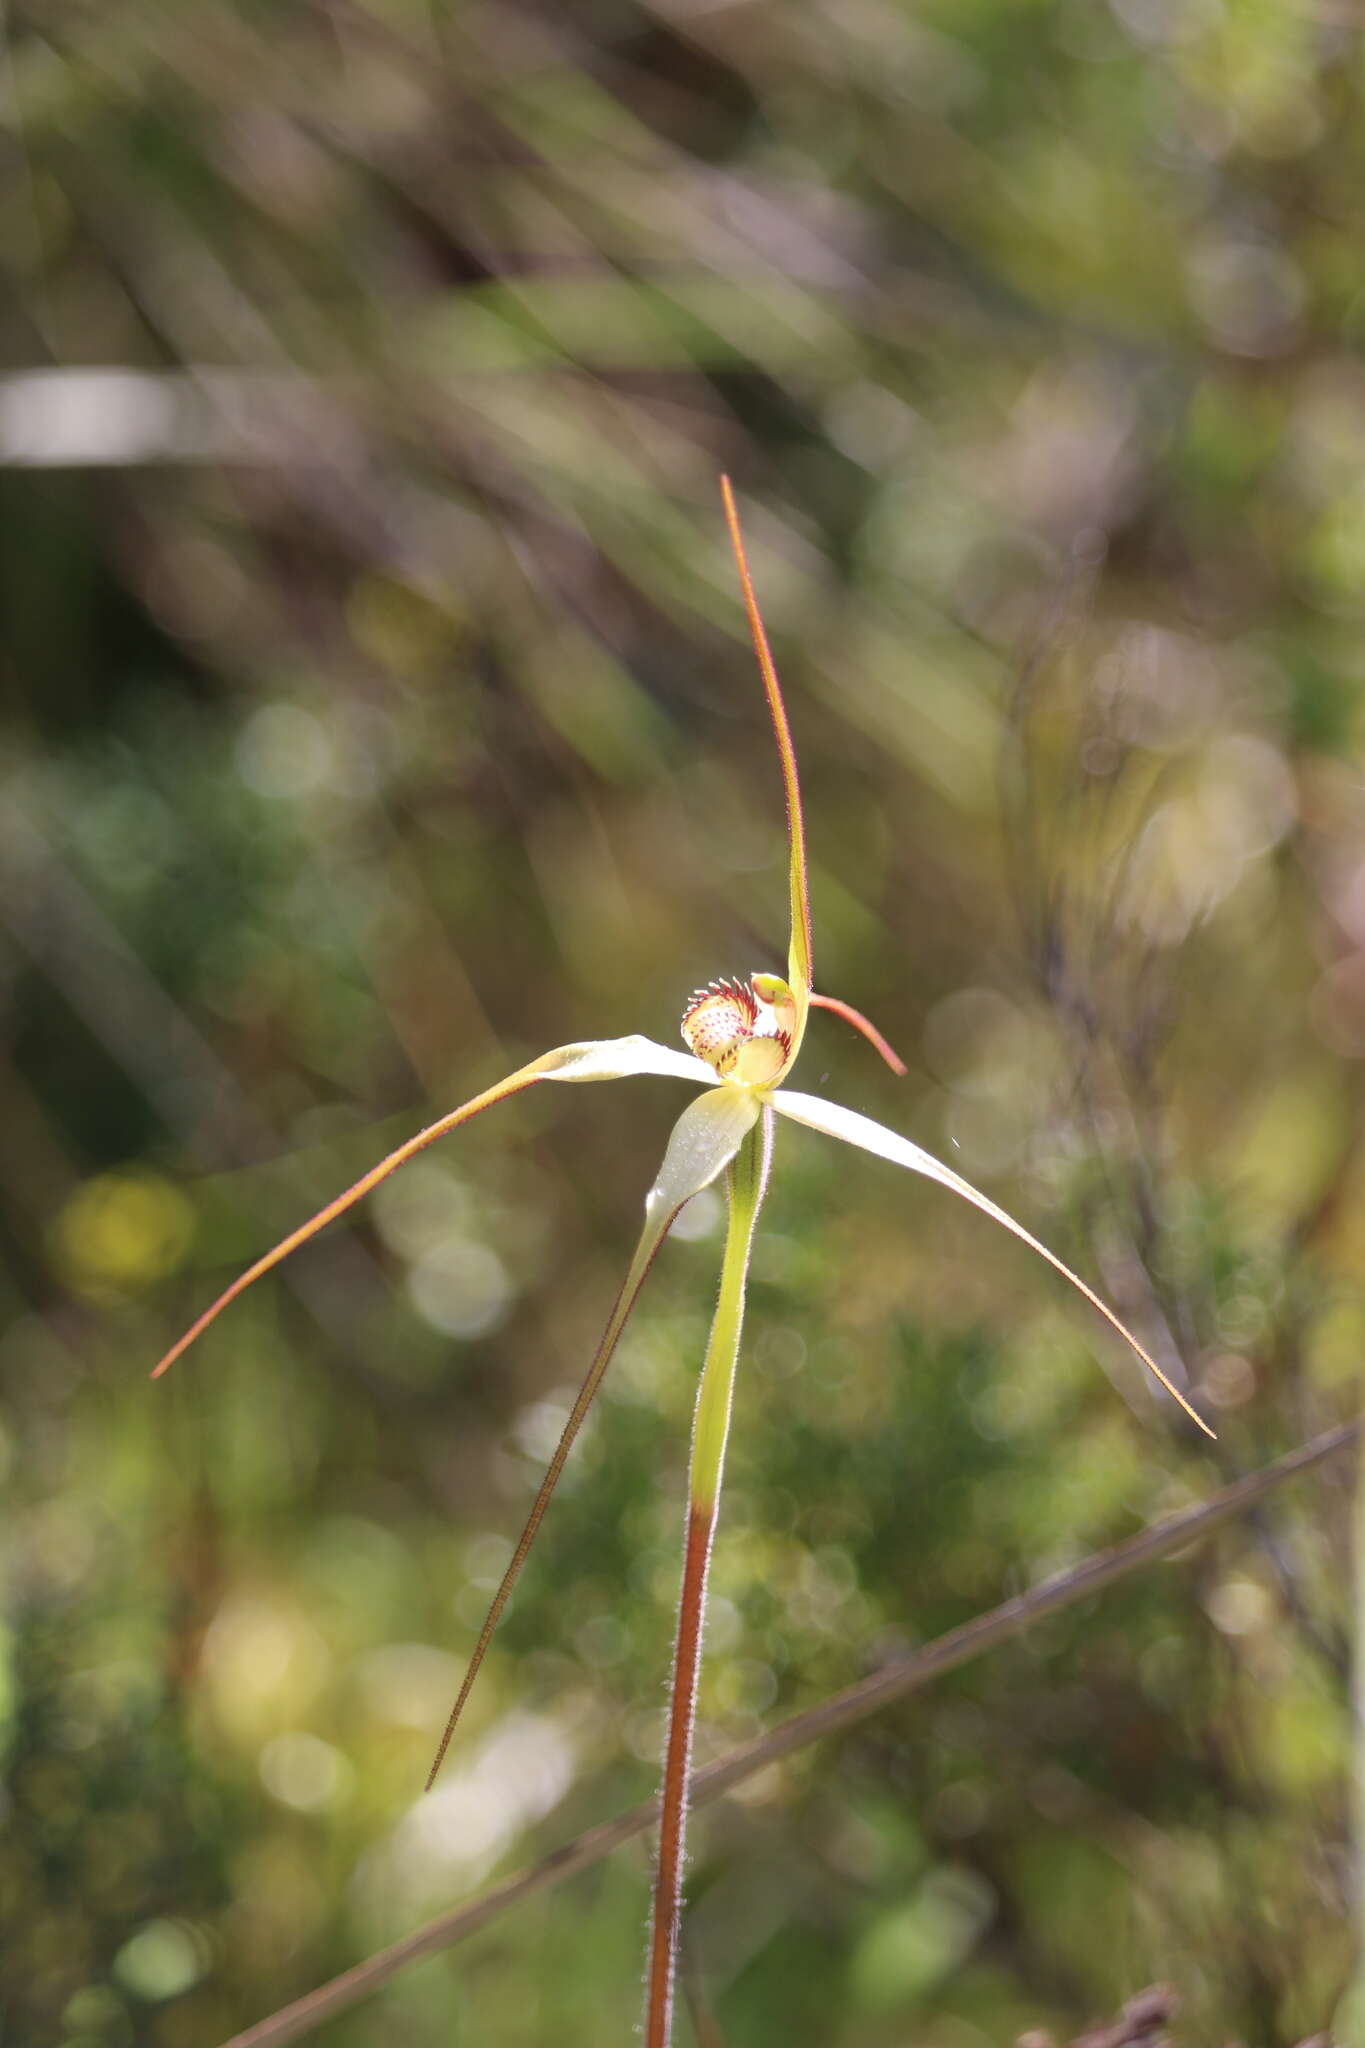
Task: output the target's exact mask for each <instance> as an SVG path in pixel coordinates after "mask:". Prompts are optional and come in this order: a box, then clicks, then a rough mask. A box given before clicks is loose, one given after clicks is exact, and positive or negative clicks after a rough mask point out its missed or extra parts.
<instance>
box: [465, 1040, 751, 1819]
mask: <svg viewBox="0 0 1365 2048" xmlns="http://www.w3.org/2000/svg"><path fill="white" fill-rule="evenodd" d="M619 1042H623V1041H619ZM647 1042H648V1041H646V1043H647ZM660 1049H661V1048H660ZM697 1064H698V1065H700V1064H701V1062H700V1061H698V1062H697ZM704 1071H706V1072H708V1073H709V1069H705V1070H704ZM757 1118H758V1103H757V1101H756V1100H755V1098H754V1097H753V1096H752V1095H750V1094H749V1093H748V1092H747V1091H745V1090H741V1089H738V1088H712V1089H709V1090H708V1091H707V1093H706V1094H705V1095H700V1096H698V1097H697V1099H696V1101H695V1102H689V1103H688V1105H687V1108H686V1109H685V1110H684V1111H683V1113H682V1115H681V1116H680V1117H679V1118H678V1121H677V1123H676V1124H675V1125H674V1126H673V1133H672V1136H671V1137H670V1138H669V1141H668V1149H667V1151H666V1152H665V1153H664V1158H663V1164H662V1165H661V1166H660V1168H659V1174H658V1178H657V1179H656V1181H655V1183H654V1185H653V1187H652V1188H651V1189H650V1191H649V1193H648V1195H647V1196H646V1197H645V1227H644V1229H643V1231H642V1232H641V1233H640V1241H639V1243H638V1244H637V1246H636V1247H635V1256H634V1258H633V1259H632V1260H631V1262H630V1270H629V1272H628V1273H627V1274H626V1277H625V1282H624V1284H623V1286H622V1288H621V1292H620V1293H619V1294H618V1295H617V1297H616V1302H615V1305H614V1306H613V1308H612V1312H611V1315H610V1316H609V1317H608V1319H607V1327H606V1329H605V1330H604V1331H603V1332H602V1341H601V1343H600V1344H599V1345H598V1347H597V1351H596V1354H595V1356H594V1358H593V1361H592V1364H591V1365H590V1366H589V1367H588V1371H587V1376H586V1378H585V1379H584V1381H583V1384H582V1386H581V1387H580V1388H579V1390H578V1395H577V1398H576V1399H575V1401H574V1404H573V1407H572V1409H571V1410H570V1411H569V1419H568V1421H567V1422H566V1423H565V1425H564V1429H563V1432H562V1434H561V1435H560V1439H559V1442H558V1443H557V1444H556V1446H555V1451H554V1456H553V1457H552V1458H551V1459H550V1462H549V1464H548V1465H547V1466H546V1468H545V1476H544V1477H543V1479H542V1480H541V1482H540V1487H539V1490H538V1491H537V1493H536V1497H535V1500H534V1502H533V1503H532V1506H531V1512H530V1514H529V1515H528V1516H527V1518H526V1526H525V1528H524V1529H523V1530H522V1532H521V1535H520V1536H519V1537H518V1538H517V1543H516V1548H515V1549H514V1550H513V1552H512V1556H511V1560H510V1562H509V1563H508V1566H507V1569H506V1571H505V1572H504V1573H503V1575H502V1582H501V1584H500V1585H499V1587H498V1590H497V1592H496V1593H495V1594H494V1595H493V1600H492V1604H491V1606H490V1607H489V1609H488V1613H487V1614H486V1616H485V1617H484V1623H483V1627H482V1628H481V1629H480V1630H479V1637H478V1641H477V1642H476V1643H475V1645H474V1651H473V1655H472V1656H471V1657H470V1660H469V1668H468V1669H467V1671H466V1672H465V1675H464V1679H463V1682H462V1683H461V1686H460V1690H459V1694H458V1696H457V1698H456V1701H455V1704H454V1706H453V1707H452V1708H451V1710H450V1718H449V1720H448V1721H447V1722H446V1725H445V1731H444V1733H443V1734H442V1736H441V1740H440V1744H439V1747H438V1748H437V1751H436V1755H435V1757H434V1758H433V1760H432V1765H431V1769H430V1771H429V1772H428V1773H427V1790H428V1791H430V1789H431V1787H432V1785H433V1784H434V1783H435V1781H436V1774H437V1772H438V1771H439V1770H440V1768H441V1765H442V1764H443V1763H444V1761H445V1754H446V1751H447V1750H448V1749H449V1747H450V1739H451V1737H452V1736H453V1735H454V1733H455V1730H456V1727H457V1726H458V1724H459V1719H460V1716H461V1714H462V1713H463V1712H464V1709H465V1702H466V1701H467V1700H468V1698H469V1695H470V1691H471V1690H472V1688H473V1684H474V1680H475V1679H476V1678H477V1677H478V1675H479V1667H480V1665H481V1664H482V1663H483V1660H484V1657H485V1655H486V1654H487V1651H488V1645H489V1643H490V1642H491V1641H492V1639H493V1631H494V1630H495V1629H496V1627H497V1625H498V1622H499V1621H500V1619H501V1618H502V1612H503V1609H504V1608H505V1607H506V1605H507V1602H508V1600H509V1599H510V1598H511V1594H512V1588H513V1587H514V1586H515V1585H516V1582H517V1580H518V1578H519V1577H520V1576H521V1568H522V1566H523V1565H524V1564H525V1562H526V1558H527V1554H528V1552H529V1551H530V1548H531V1545H532V1544H533V1543H534V1542H535V1539H536V1532H537V1530H538V1529H539V1528H540V1524H541V1521H542V1519H543V1518H544V1514H545V1510H546V1508H547V1507H548V1506H549V1504H550V1496H551V1494H552V1493H553V1492H554V1490H555V1487H556V1486H557V1485H558V1483H559V1475H560V1473H561V1472H562V1471H563V1470H564V1462H565V1460H566V1459H567V1457H568V1455H569V1452H570V1450H571V1449H572V1448H573V1442H574V1438H575V1437H576V1436H577V1435H578V1432H579V1430H580V1429H581V1428H582V1425H583V1418H584V1417H585V1416H586V1414H587V1412H588V1410H589V1408H590V1407H591V1406H592V1402H593V1396H594V1395H595V1394H596V1392H597V1389H598V1387H599V1386H600V1385H601V1383H602V1375H603V1373H605V1371H606V1369H607V1367H608V1365H610V1363H611V1358H612V1353H613V1352H614V1351H615V1349H616V1346H617V1343H618V1341H619V1340H620V1336H621V1332H622V1330H624V1328H625V1326H626V1321H627V1319H628V1317H629V1315H630V1312H631V1309H632V1308H633V1307H634V1306H635V1299H636V1296H637V1295H638V1294H639V1292H640V1289H641V1287H642V1286H643V1285H644V1282H645V1277H646V1275H647V1274H648V1272H649V1269H650V1267H651V1265H652V1264H653V1263H654V1255H655V1253H656V1252H657V1251H658V1249H659V1246H660V1245H661V1244H662V1243H663V1240H664V1238H665V1236H666V1235H667V1234H668V1229H669V1225H670V1224H671V1223H672V1221H673V1219H674V1217H675V1216H676V1215H677V1213H678V1211H679V1209H681V1207H682V1205H683V1203H684V1202H687V1201H690V1200H691V1198H692V1196H693V1195H695V1194H699V1193H700V1191H701V1190H702V1188H704V1187H709V1185H710V1184H711V1182H712V1181H713V1180H714V1179H715V1178H716V1175H717V1174H718V1173H721V1172H722V1171H723V1170H724V1169H725V1167H727V1166H728V1165H729V1163H730V1161H731V1160H732V1159H733V1158H734V1156H735V1152H736V1151H737V1149H738V1148H739V1146H740V1145H741V1144H742V1143H743V1141H744V1138H745V1136H746V1135H747V1133H748V1132H749V1131H750V1130H751V1129H752V1128H753V1126H754V1124H755V1122H756V1121H757Z"/></svg>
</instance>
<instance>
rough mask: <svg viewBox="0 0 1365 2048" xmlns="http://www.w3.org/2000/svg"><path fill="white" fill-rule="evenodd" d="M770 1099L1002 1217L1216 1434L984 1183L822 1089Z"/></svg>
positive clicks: (797, 1119)
mask: <svg viewBox="0 0 1365 2048" xmlns="http://www.w3.org/2000/svg"><path fill="white" fill-rule="evenodd" d="M768 1100H769V1102H771V1104H772V1106H773V1108H774V1109H775V1110H778V1111H779V1112H780V1113H781V1114H782V1115H783V1116H789V1117H790V1118H791V1119H792V1122H793V1123H798V1124H807V1125H809V1127H810V1129H811V1130H813V1131H823V1132H824V1133H825V1134H826V1136H827V1137H830V1138H842V1139H843V1140H844V1142H845V1143H846V1144H849V1145H858V1146H860V1147H861V1148H862V1150H863V1151H864V1152H874V1153H875V1154H876V1155H877V1157H878V1158H879V1159H889V1160H890V1161H891V1164H892V1165H893V1166H906V1167H909V1169H910V1171H911V1173H922V1174H925V1175H927V1177H928V1178H929V1179H930V1180H936V1181H939V1182H941V1183H942V1185H943V1186H944V1187H945V1188H951V1189H952V1191H953V1193H954V1194H955V1195H961V1197H962V1199H963V1201H964V1202H970V1203H971V1204H972V1206H973V1207H974V1208H977V1209H981V1210H983V1211H984V1212H985V1214H986V1215H987V1216H991V1217H994V1219H995V1221H996V1222H997V1223H1003V1224H1004V1226H1005V1228H1006V1230H1009V1231H1012V1232H1013V1234H1014V1236H1015V1237H1017V1238H1021V1239H1022V1240H1023V1242H1024V1243H1025V1244H1026V1245H1028V1246H1029V1248H1030V1249H1031V1250H1032V1251H1035V1252H1037V1254H1038V1256H1039V1258H1040V1259H1046V1260H1047V1262H1048V1264H1049V1266H1054V1267H1055V1268H1056V1270H1057V1271H1058V1272H1059V1273H1060V1274H1061V1275H1062V1277H1063V1279H1065V1280H1069V1281H1070V1282H1071V1285H1072V1286H1073V1287H1074V1288H1076V1289H1077V1291H1078V1292H1079V1293H1081V1294H1083V1295H1084V1296H1085V1298H1086V1300H1087V1301H1088V1302H1090V1303H1091V1304H1092V1306H1093V1307H1095V1308H1097V1309H1098V1310H1099V1312H1100V1314H1101V1315H1102V1316H1103V1317H1104V1319H1105V1321H1106V1322H1107V1323H1110V1324H1112V1326H1113V1328H1114V1329H1116V1330H1117V1331H1118V1333H1119V1335H1120V1337H1122V1338H1123V1339H1124V1341H1125V1343H1127V1344H1130V1345H1131V1346H1132V1348H1133V1350H1134V1351H1135V1352H1136V1353H1137V1355H1138V1357H1139V1358H1140V1359H1141V1360H1142V1362H1143V1364H1144V1365H1145V1366H1146V1367H1147V1369H1148V1371H1149V1372H1151V1373H1152V1374H1153V1375H1154V1377H1155V1378H1156V1379H1158V1380H1159V1381H1160V1382H1161V1384H1162V1386H1163V1387H1165V1389H1166V1391H1167V1393H1168V1394H1171V1395H1173V1396H1174V1397H1175V1399H1176V1400H1177V1401H1178V1402H1179V1403H1180V1406H1181V1407H1182V1408H1183V1409H1184V1411H1185V1413H1186V1414H1187V1415H1188V1416H1189V1417H1190V1418H1191V1420H1192V1421H1194V1422H1197V1423H1198V1424H1199V1427H1200V1428H1201V1429H1202V1430H1203V1432H1204V1434H1205V1436H1212V1435H1213V1431H1212V1430H1211V1429H1210V1428H1209V1426H1208V1424H1207V1422H1205V1421H1204V1419H1203V1417H1202V1416H1200V1415H1196V1414H1195V1411H1194V1409H1193V1408H1191V1406H1190V1404H1189V1402H1188V1401H1187V1400H1186V1399H1185V1396H1184V1395H1183V1394H1182V1393H1181V1391H1180V1389H1179V1388H1178V1387H1176V1386H1173V1385H1172V1384H1171V1382H1170V1380H1169V1379H1168V1378H1167V1377H1166V1375H1165V1373H1164V1372H1163V1371H1162V1370H1161V1367H1160V1366H1159V1365H1158V1364H1157V1363H1156V1361H1155V1360H1154V1359H1153V1358H1151V1357H1149V1356H1148V1354H1147V1352H1145V1351H1144V1350H1143V1348H1142V1346H1141V1345H1140V1344H1139V1343H1138V1340H1137V1338H1136V1337H1135V1336H1134V1335H1133V1333H1132V1331H1131V1330H1128V1329H1125V1328H1124V1326H1123V1324H1122V1323H1121V1322H1120V1321H1119V1319H1118V1317H1117V1316H1116V1315H1115V1314H1114V1311H1113V1310H1112V1309H1111V1308H1107V1307H1106V1306H1105V1304H1104V1302H1102V1301H1101V1300H1100V1297H1099V1296H1098V1294H1096V1293H1095V1291H1094V1289H1093V1288H1091V1287H1087V1286H1086V1284H1085V1282H1084V1280H1082V1279H1081V1278H1080V1276H1079V1274H1076V1273H1073V1272H1072V1270H1071V1268H1070V1266H1068V1265H1065V1264H1064V1263H1063V1261H1062V1260H1061V1259H1059V1258H1058V1257H1057V1254H1056V1253H1055V1252H1050V1251H1049V1250H1048V1248H1047V1246H1046V1245H1045V1244H1040V1243H1039V1241H1038V1239H1037V1238H1036V1237H1035V1236H1034V1235H1033V1233H1032V1232H1031V1231H1028V1230H1025V1228H1024V1226H1023V1224H1022V1223H1016V1222H1015V1220H1014V1218H1013V1217H1012V1216H1011V1215H1010V1214H1009V1212H1008V1211H1007V1210H1005V1209H1002V1208H1001V1207H1000V1205H999V1203H998V1202H993V1201H992V1200H991V1198H990V1196H989V1195H983V1194H982V1193H981V1191H980V1189H979V1188H974V1187H973V1186H972V1184H971V1182H970V1181H968V1180H964V1179H963V1178H962V1175H961V1174H960V1173H954V1172H953V1169H952V1167H951V1166H945V1165H944V1164H943V1162H942V1160H941V1159H935V1157H934V1155H933V1153H932V1152H926V1151H924V1150H923V1148H922V1147H921V1146H919V1145H912V1144H911V1142H910V1140H909V1139H908V1138H902V1137H901V1136H900V1134H899V1132H897V1131H888V1130H887V1128H886V1126H885V1125H884V1124H878V1123H874V1122H873V1121H872V1118H871V1117H870V1116H860V1115H859V1114H858V1111H857V1110H856V1109H845V1108H844V1106H843V1104H842V1103H839V1102H824V1101H822V1100H821V1098H820V1097H819V1096H818V1095H802V1094H800V1093H799V1092H798V1091H797V1090H796V1089H794V1088H778V1089H776V1090H775V1091H774V1092H773V1093H772V1094H771V1095H770V1096H769V1097H768Z"/></svg>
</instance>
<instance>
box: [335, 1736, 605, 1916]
mask: <svg viewBox="0 0 1365 2048" xmlns="http://www.w3.org/2000/svg"><path fill="white" fill-rule="evenodd" d="M574 1760H575V1745H574V1743H573V1741H572V1739H571V1737H570V1735H569V1733H568V1730H567V1729H566V1728H565V1726H564V1725H563V1724H562V1723H561V1722H559V1721H556V1720H551V1719H549V1718H548V1717H546V1716H543V1715H537V1714H526V1713H521V1712H513V1713H510V1714H508V1715H506V1716H504V1718H503V1719H502V1720H501V1721H499V1722H498V1723H497V1724H496V1725H495V1726H494V1727H493V1728H492V1729H491V1730H490V1731H489V1733H488V1734H487V1735H486V1736H485V1737H484V1740H483V1742H482V1743H481V1744H480V1746H479V1748H478V1749H477V1750H476V1751H475V1753H474V1755H473V1756H472V1757H471V1758H470V1759H469V1761H468V1762H467V1763H466V1764H464V1766H463V1768H458V1769H456V1770H454V1771H452V1772H451V1773H450V1774H449V1776H448V1777H447V1778H446V1780H445V1782H444V1783H443V1784H441V1785H438V1786H437V1788H436V1790H435V1791H434V1792H429V1793H427V1794H425V1795H424V1796H423V1797H422V1798H421V1799H420V1800H418V1802H417V1803H416V1805H415V1806H413V1807H411V1808H410V1809H409V1811H408V1812H407V1813H406V1814H405V1815H404V1817H403V1819H402V1820H401V1821H400V1822H399V1823H398V1825H397V1827H396V1828H395V1829H394V1830H393V1833H392V1834H391V1835H390V1837H389V1839H388V1841H387V1842H385V1843H384V1844H383V1845H381V1846H380V1847H378V1848H377V1849H375V1850H374V1851H373V1852H372V1853H371V1854H370V1855H369V1856H367V1857H366V1858H365V1859H364V1861H363V1862H362V1864H361V1866H360V1868H359V1870H358V1871H357V1873H356V1881H357V1885H358V1887H359V1889H360V1891H361V1892H362V1894H365V1895H368V1896H369V1897H371V1898H373V1899H374V1900H375V1901H376V1902H379V1901H383V1902H384V1903H385V1905H386V1906H392V1905H393V1903H394V1901H395V1900H399V1901H401V1902H402V1903H403V1904H404V1905H405V1906H406V1905H410V1904H415V1903H416V1902H418V1901H420V1900H422V1899H423V1898H425V1897H427V1896H429V1895H431V1894H434V1893H438V1892H442V1891H444V1890H445V1889H446V1888H447V1887H448V1886H449V1883H450V1881H451V1880H452V1878H455V1877H458V1878H459V1879H460V1880H461V1881H463V1882H465V1883H469V1884H477V1883H478V1882H479V1880H480V1879H481V1878H482V1877H483V1876H484V1875H485V1874H486V1873H487V1872H488V1871H489V1870H491V1869H492V1867H493V1865H494V1864H495V1863H496V1861H497V1859H498V1857H499V1856H500V1855H502V1854H503V1852H504V1851H505V1850H506V1849H507V1848H508V1847H509V1846H510V1845H511V1844H512V1843H513V1842H514V1841H515V1840H516V1839H517V1837H518V1835H520V1834H522V1833H524V1831H525V1830H526V1829H527V1828H529V1827H533V1826H534V1825H535V1823H536V1822H537V1821H539V1820H542V1819H543V1818H544V1817H545V1815H546V1814H547V1813H549V1812H550V1811H551V1810H552V1809H553V1808H554V1807H556V1806H557V1805H558V1804H559V1802H560V1800H561V1799H562V1798H563V1797H564V1795H565V1793H566V1792H567V1791H568V1789H569V1787H570V1785H571V1784H572V1783H573V1777H574Z"/></svg>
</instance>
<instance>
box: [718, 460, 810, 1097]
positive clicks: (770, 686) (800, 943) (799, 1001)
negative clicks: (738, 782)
mask: <svg viewBox="0 0 1365 2048" xmlns="http://www.w3.org/2000/svg"><path fill="white" fill-rule="evenodd" d="M720 494H721V497H722V498H723V500H724V502H725V521H726V524H727V525H728V527H729V529H730V542H731V545H732V546H733V548H734V551H735V562H736V565H737V567H738V569H739V581H740V587H741V588H742V590H743V592H744V609H745V611H746V612H747V613H748V615H749V631H750V634H751V635H752V637H753V643H754V653H755V654H756V655H757V656H758V666H759V669H760V671H761V673H762V676H763V688H764V691H765V692H766V694H767V698H768V710H769V713H770V714H771V716H772V721H773V733H774V735H775V737H776V740H777V753H778V758H779V760H780V761H781V763H782V787H783V789H784V791H785V793H786V798H787V856H788V864H789V868H790V876H791V915H792V933H791V945H790V947H789V949H788V953H787V979H788V981H789V982H790V983H791V989H792V994H793V995H794V996H795V998H796V1028H795V1030H794V1031H793V1033H792V1047H791V1057H790V1058H789V1060H788V1062H787V1064H788V1066H790V1065H791V1061H792V1060H794V1059H795V1058H796V1055H797V1053H798V1052H799V1051H800V1049H801V1039H802V1037H803V1035H804V1033H805V1029H806V1011H807V1008H808V1006H809V1003H810V989H811V975H812V967H811V957H812V953H811V930H810V887H809V884H808V881H807V878H806V825H805V818H804V816H803V813H802V810H801V783H800V780H799V778H798V776H797V772H796V748H795V747H794V746H793V744H792V735H791V727H790V726H789V725H788V723H787V707H786V705H785V704H784V703H783V701H782V685H781V684H780V683H779V682H778V680H777V667H776V664H775V663H774V661H773V657H772V649H771V648H770V647H769V645H768V635H767V633H766V632H765V630H764V626H763V618H762V614H761V613H760V611H759V609H758V598H757V596H756V595H755V592H754V579H753V577H752V576H751V575H750V574H749V559H748V556H747V555H746V554H745V552H744V536H743V534H742V533H741V531H740V525H739V512H738V510H737V508H736V506H735V494H734V492H733V490H732V489H731V488H730V479H729V477H728V476H723V477H722V478H721V480H720Z"/></svg>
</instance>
